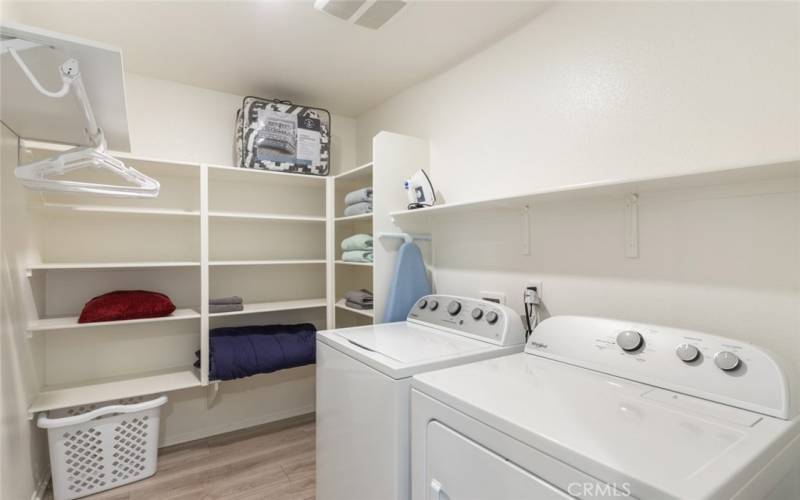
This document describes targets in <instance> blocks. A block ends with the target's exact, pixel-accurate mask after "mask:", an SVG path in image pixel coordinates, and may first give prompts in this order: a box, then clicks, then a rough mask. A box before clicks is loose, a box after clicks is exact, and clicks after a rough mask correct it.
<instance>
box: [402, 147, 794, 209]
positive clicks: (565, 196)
mask: <svg viewBox="0 0 800 500" xmlns="http://www.w3.org/2000/svg"><path fill="white" fill-rule="evenodd" d="M783 178H785V179H794V180H795V181H797V179H798V178H800V159H794V160H789V161H785V162H780V163H772V164H768V165H756V166H754V165H745V166H739V167H731V168H725V169H709V170H704V171H698V172H696V173H691V174H683V175H677V176H655V177H641V178H630V179H617V180H608V181H601V182H588V183H583V184H571V185H566V186H554V187H551V188H545V189H540V190H537V191H532V192H530V193H523V194H519V195H513V196H506V197H500V198H488V199H484V200H476V201H466V202H458V203H448V204H444V205H437V206H433V207H430V208H420V209H416V210H399V211H395V212H390V214H389V215H390V216H391V217H392V218H393V219H394V220H396V221H397V222H400V223H402V222H404V221H411V220H415V219H420V218H423V217H432V216H442V215H451V214H458V213H469V212H474V211H487V210H522V209H523V208H524V207H526V206H530V205H533V204H536V203H546V202H553V201H565V200H578V199H585V198H602V197H613V196H626V195H630V194H641V193H646V192H657V191H668V190H674V189H686V188H700V187H706V186H711V185H723V184H736V183H743V182H755V181H765V180H770V179H783Z"/></svg>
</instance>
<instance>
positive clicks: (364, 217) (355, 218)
mask: <svg viewBox="0 0 800 500" xmlns="http://www.w3.org/2000/svg"><path fill="white" fill-rule="evenodd" d="M333 220H334V221H336V222H341V223H343V224H350V223H357V222H367V221H368V222H372V214H371V213H369V214H359V215H348V216H346V217H336V218H335V219H333Z"/></svg>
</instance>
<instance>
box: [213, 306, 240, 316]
mask: <svg viewBox="0 0 800 500" xmlns="http://www.w3.org/2000/svg"><path fill="white" fill-rule="evenodd" d="M243 310H244V305H243V304H209V305H208V312H209V313H211V314H215V313H228V312H236V311H243Z"/></svg>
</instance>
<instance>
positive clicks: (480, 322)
mask: <svg viewBox="0 0 800 500" xmlns="http://www.w3.org/2000/svg"><path fill="white" fill-rule="evenodd" d="M408 320H409V321H412V322H415V323H420V324H427V325H430V326H434V327H437V328H445V329H447V330H450V331H453V332H454V333H458V334H460V335H464V336H467V337H473V338H477V339H479V340H483V341H485V342H490V343H492V344H497V345H501V346H506V345H515V344H524V343H525V328H524V326H523V325H522V319H521V318H520V316H519V315H518V314H517V313H515V312H514V310H513V309H511V308H509V307H507V306H504V305H502V304H496V303H494V302H489V301H486V300H479V299H470V298H466V297H456V296H452V295H427V296H425V297H422V298H421V299H419V300H418V301H417V303H416V304H414V307H412V308H411V312H409V313H408Z"/></svg>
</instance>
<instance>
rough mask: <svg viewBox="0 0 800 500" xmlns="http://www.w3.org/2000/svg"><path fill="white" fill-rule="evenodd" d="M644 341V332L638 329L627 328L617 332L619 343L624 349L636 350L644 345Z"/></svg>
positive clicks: (627, 350)
mask: <svg viewBox="0 0 800 500" xmlns="http://www.w3.org/2000/svg"><path fill="white" fill-rule="evenodd" d="M643 343H644V339H643V338H642V334H641V333H639V332H637V331H634V330H625V331H624V332H619V333H618V334H617V345H618V346H620V347H621V348H622V350H623V351H626V352H631V351H635V350H637V349H638V348H640V347H642V344H643Z"/></svg>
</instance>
